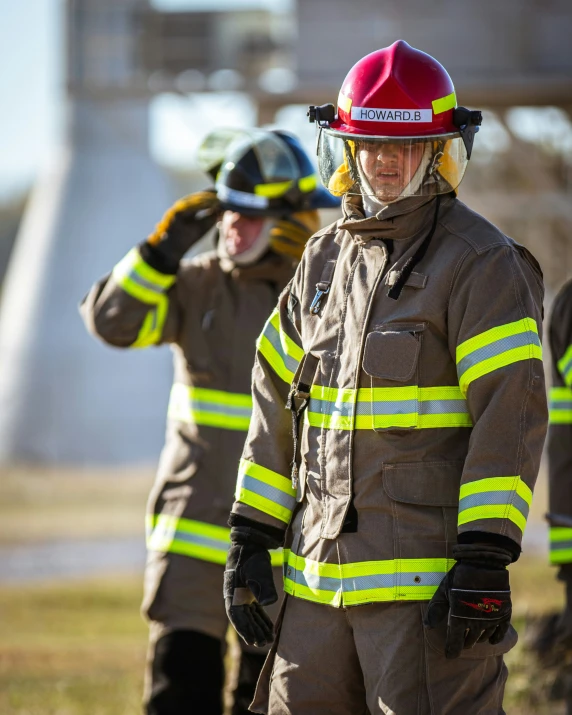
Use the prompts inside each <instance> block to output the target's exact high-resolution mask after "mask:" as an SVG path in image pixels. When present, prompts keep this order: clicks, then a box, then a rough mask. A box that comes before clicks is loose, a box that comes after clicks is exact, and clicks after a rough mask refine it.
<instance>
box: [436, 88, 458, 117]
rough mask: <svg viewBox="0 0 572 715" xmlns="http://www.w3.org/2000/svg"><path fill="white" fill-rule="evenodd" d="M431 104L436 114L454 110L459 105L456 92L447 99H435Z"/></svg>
mask: <svg viewBox="0 0 572 715" xmlns="http://www.w3.org/2000/svg"><path fill="white" fill-rule="evenodd" d="M431 104H432V105H433V113H434V114H442V113H443V112H446V111H447V110H448V109H454V108H455V106H456V105H457V97H456V96H455V92H451V94H448V95H447V96H446V97H441V99H434V100H433V101H432V102H431Z"/></svg>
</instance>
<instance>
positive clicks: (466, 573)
mask: <svg viewBox="0 0 572 715" xmlns="http://www.w3.org/2000/svg"><path fill="white" fill-rule="evenodd" d="M453 558H454V559H456V560H457V563H456V564H455V565H454V566H453V568H452V569H451V570H450V571H449V573H448V574H447V575H446V576H445V578H444V579H443V580H442V581H441V584H440V586H439V588H438V589H437V591H436V593H435V595H434V596H433V598H432V599H431V601H429V606H428V608H427V614H426V616H425V625H426V626H428V627H429V628H435V627H436V626H437V625H439V623H441V622H442V621H443V619H444V618H445V617H448V620H447V639H446V642H445V656H446V657H447V658H458V657H459V656H460V655H461V651H462V650H463V649H464V648H472V647H473V646H474V645H475V643H483V642H485V641H489V643H492V644H495V643H500V642H501V641H502V639H503V638H504V637H505V635H506V632H507V631H508V627H509V625H510V617H511V613H512V604H511V600H510V585H509V581H508V571H507V570H506V567H507V566H508V564H510V563H511V562H512V560H513V554H512V553H511V552H510V551H507V550H506V549H503V548H500V547H498V546H492V545H489V544H459V545H458V546H455V547H454V548H453Z"/></svg>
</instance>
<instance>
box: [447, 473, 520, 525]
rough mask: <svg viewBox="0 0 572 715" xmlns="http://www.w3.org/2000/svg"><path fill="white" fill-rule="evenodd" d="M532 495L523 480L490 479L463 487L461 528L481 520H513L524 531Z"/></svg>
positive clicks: (460, 511)
mask: <svg viewBox="0 0 572 715" xmlns="http://www.w3.org/2000/svg"><path fill="white" fill-rule="evenodd" d="M531 503H532V492H531V490H530V487H529V486H528V485H527V484H525V483H524V482H523V481H522V479H521V478H520V477H488V478H486V479H477V480H475V481H474V482H466V483H464V484H461V489H460V491H459V521H458V524H459V526H462V525H463V524H468V523H469V522H471V521H479V520H480V519H509V520H510V521H512V522H513V524H516V525H517V526H518V528H519V529H520V530H521V531H524V529H525V526H526V519H527V517H528V511H529V509H530V505H531Z"/></svg>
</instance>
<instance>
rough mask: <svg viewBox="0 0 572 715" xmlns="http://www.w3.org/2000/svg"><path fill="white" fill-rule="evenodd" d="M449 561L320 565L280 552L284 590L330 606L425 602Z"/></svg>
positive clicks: (366, 562)
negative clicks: (282, 557)
mask: <svg viewBox="0 0 572 715" xmlns="http://www.w3.org/2000/svg"><path fill="white" fill-rule="evenodd" d="M454 563H455V562H454V561H453V560H452V559H442V558H440V559H388V560H384V561H363V562H356V563H349V564H331V563H321V562H318V561H314V560H312V559H306V558H303V557H301V556H297V555H296V554H294V553H293V552H292V551H290V550H287V549H285V550H284V590H285V591H286V592H287V593H289V594H291V595H292V596H296V597H298V598H303V599H306V600H310V601H314V602H316V603H323V604H327V605H330V606H335V607H340V606H352V605H358V604H360V603H368V602H380V601H407V600H417V601H418V600H429V599H430V598H431V597H432V596H433V594H434V593H435V591H436V589H437V588H438V585H439V583H440V582H441V581H442V579H443V577H444V576H445V574H446V573H447V571H448V570H449V569H450V568H451V567H452V566H453V564H454Z"/></svg>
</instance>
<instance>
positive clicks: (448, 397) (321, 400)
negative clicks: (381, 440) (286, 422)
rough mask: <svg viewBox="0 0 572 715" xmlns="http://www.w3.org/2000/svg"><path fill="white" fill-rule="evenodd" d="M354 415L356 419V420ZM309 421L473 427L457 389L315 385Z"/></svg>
mask: <svg viewBox="0 0 572 715" xmlns="http://www.w3.org/2000/svg"><path fill="white" fill-rule="evenodd" d="M354 416H355V417H354ZM305 419H306V422H307V424H309V425H311V426H312V427H324V428H326V429H341V430H351V429H385V428H391V427H410V428H417V429H428V428H435V427H471V426H472V424H473V423H472V420H471V416H470V414H469V412H468V409H467V403H466V401H465V398H464V397H463V395H462V393H461V390H460V389H459V388H458V387H454V386H450V387H449V386H447V387H417V386H416V385H410V386H407V387H374V388H360V389H359V390H357V391H356V390H351V389H348V390H338V389H336V388H330V387H320V386H316V385H315V386H313V387H312V390H311V397H310V405H309V408H308V410H307V413H306V417H305Z"/></svg>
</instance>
